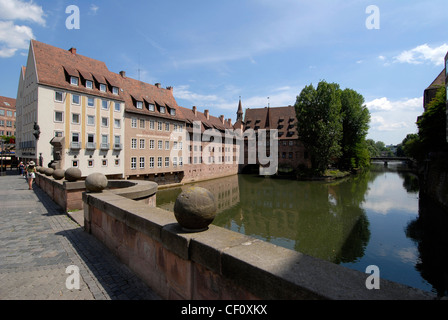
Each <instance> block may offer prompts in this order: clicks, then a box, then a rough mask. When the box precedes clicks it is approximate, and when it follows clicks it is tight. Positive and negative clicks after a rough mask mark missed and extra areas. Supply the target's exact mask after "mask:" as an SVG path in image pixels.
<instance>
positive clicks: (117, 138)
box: [114, 136, 121, 144]
mask: <svg viewBox="0 0 448 320" xmlns="http://www.w3.org/2000/svg"><path fill="white" fill-rule="evenodd" d="M114 143H115V144H121V137H120V136H114Z"/></svg>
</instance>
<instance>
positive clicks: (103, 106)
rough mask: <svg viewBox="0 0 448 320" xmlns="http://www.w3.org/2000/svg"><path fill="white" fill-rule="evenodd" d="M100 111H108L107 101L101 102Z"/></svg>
mask: <svg viewBox="0 0 448 320" xmlns="http://www.w3.org/2000/svg"><path fill="white" fill-rule="evenodd" d="M101 109H102V110H109V101H107V100H101Z"/></svg>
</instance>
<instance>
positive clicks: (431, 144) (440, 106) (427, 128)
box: [417, 87, 447, 155]
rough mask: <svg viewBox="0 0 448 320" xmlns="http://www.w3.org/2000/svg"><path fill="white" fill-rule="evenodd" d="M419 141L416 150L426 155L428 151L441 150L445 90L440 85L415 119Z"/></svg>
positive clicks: (445, 145) (443, 138)
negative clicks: (424, 108) (416, 119)
mask: <svg viewBox="0 0 448 320" xmlns="http://www.w3.org/2000/svg"><path fill="white" fill-rule="evenodd" d="M417 126H418V136H419V140H420V141H419V143H420V145H419V146H418V151H419V152H420V153H421V154H423V155H426V154H427V153H429V152H437V151H443V150H445V149H446V148H447V142H446V90H445V87H440V88H439V89H438V90H437V93H436V95H435V97H434V98H433V99H432V100H431V102H429V103H428V105H427V106H426V110H425V111H424V112H423V114H422V115H421V116H420V117H419V119H418V121H417Z"/></svg>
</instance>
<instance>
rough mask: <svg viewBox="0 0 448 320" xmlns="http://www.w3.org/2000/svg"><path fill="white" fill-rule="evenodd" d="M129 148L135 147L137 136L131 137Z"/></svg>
mask: <svg viewBox="0 0 448 320" xmlns="http://www.w3.org/2000/svg"><path fill="white" fill-rule="evenodd" d="M131 149H137V138H132V139H131Z"/></svg>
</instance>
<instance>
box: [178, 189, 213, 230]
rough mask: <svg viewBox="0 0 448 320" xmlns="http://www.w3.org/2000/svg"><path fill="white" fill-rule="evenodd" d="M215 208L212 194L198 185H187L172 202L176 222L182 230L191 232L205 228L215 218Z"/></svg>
mask: <svg viewBox="0 0 448 320" xmlns="http://www.w3.org/2000/svg"><path fill="white" fill-rule="evenodd" d="M216 210H217V208H216V202H215V197H214V196H213V194H212V193H211V192H210V191H208V190H207V189H204V188H200V187H189V188H188V189H186V190H185V191H182V192H181V194H180V195H179V196H178V197H177V199H176V202H175V204H174V215H175V217H176V220H177V222H178V223H179V224H180V225H181V226H182V228H183V229H184V230H186V231H191V232H198V231H203V230H207V228H208V226H209V224H210V223H212V222H213V220H214V219H215V216H216Z"/></svg>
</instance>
